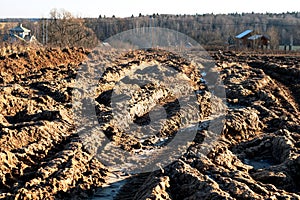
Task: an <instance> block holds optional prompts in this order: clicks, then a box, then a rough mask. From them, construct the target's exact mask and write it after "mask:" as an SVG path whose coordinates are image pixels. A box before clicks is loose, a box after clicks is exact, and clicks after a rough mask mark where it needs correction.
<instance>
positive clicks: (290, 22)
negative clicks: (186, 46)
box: [2, 9, 300, 49]
mask: <svg viewBox="0 0 300 200" xmlns="http://www.w3.org/2000/svg"><path fill="white" fill-rule="evenodd" d="M19 22H20V21H19ZM21 22H22V23H23V25H24V27H27V28H29V29H31V31H32V33H33V34H34V35H35V36H36V38H37V40H38V41H39V42H41V43H42V44H44V45H49V46H60V47H65V46H83V47H88V48H92V47H94V46H95V44H97V41H98V40H100V41H104V40H105V39H107V38H109V37H111V36H113V35H115V34H117V33H120V32H123V31H126V30H129V29H134V28H142V27H151V26H156V27H162V28H168V29H172V30H175V31H179V32H181V33H184V34H186V35H188V36H190V37H191V38H193V39H194V40H196V41H197V42H199V43H200V44H201V45H204V46H210V45H211V46H226V45H228V40H229V38H232V37H234V36H236V35H237V34H239V33H241V32H243V31H244V30H247V29H251V30H254V31H255V32H256V33H259V34H265V35H268V36H269V37H270V38H271V41H270V47H271V48H272V49H278V47H279V45H300V13H299V12H292V13H289V12H287V13H280V14H274V13H241V14H239V13H232V14H216V15H215V14H201V15H199V14H196V15H166V14H161V15H159V14H153V15H146V16H144V15H142V14H140V15H139V16H136V17H135V16H133V15H132V16H131V17H127V18H117V17H115V16H113V17H105V16H103V17H102V16H101V15H99V17H98V18H80V17H74V16H73V15H72V14H71V13H70V12H68V11H65V10H57V9H53V10H52V11H51V12H50V17H49V18H42V19H35V20H28V19H27V20H26V19H22V21H21ZM7 28H8V27H7ZM7 30H8V29H7ZM7 30H5V28H4V29H3V30H2V33H3V32H5V31H7Z"/></svg>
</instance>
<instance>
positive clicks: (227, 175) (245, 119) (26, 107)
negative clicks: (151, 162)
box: [0, 48, 300, 200]
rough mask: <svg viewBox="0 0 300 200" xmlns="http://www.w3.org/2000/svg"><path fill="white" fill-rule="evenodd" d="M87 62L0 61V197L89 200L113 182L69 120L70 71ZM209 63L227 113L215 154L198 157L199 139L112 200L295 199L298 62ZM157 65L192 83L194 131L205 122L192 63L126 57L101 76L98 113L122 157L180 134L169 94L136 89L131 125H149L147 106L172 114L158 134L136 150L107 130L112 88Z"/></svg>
mask: <svg viewBox="0 0 300 200" xmlns="http://www.w3.org/2000/svg"><path fill="white" fill-rule="evenodd" d="M88 53H89V52H87V51H86V50H84V49H80V48H79V49H78V48H72V49H62V50H59V49H46V50H39V51H31V52H26V53H21V54H12V55H9V56H6V57H1V58H0V59H1V60H0V75H1V76H0V81H1V82H0V84H1V85H0V86H1V88H0V91H1V92H0V98H1V101H0V119H1V120H0V197H1V198H5V199H14V198H16V199H26V198H27V199H47V198H49V199H55V198H57V199H67V198H69V199H72V198H77V199H79V198H82V199H86V198H87V197H88V196H89V195H92V194H93V193H94V192H96V193H97V191H96V189H97V188H101V186H102V185H103V184H105V183H106V182H109V177H110V172H109V170H110V169H107V168H106V167H105V166H103V165H102V164H101V163H100V161H99V160H97V159H96V158H95V157H93V156H92V155H91V154H90V153H89V152H88V151H87V150H86V149H85V147H84V146H83V145H82V143H81V141H80V137H79V136H78V135H77V134H76V130H74V122H73V118H72V101H71V99H72V97H71V95H72V89H73V83H74V81H75V80H74V79H75V77H76V70H77V69H78V67H79V65H80V64H81V63H82V62H83V61H84V60H86V59H87V54H88ZM213 58H214V59H215V60H216V66H217V70H218V72H219V73H220V78H221V80H222V81H223V83H224V85H225V88H226V103H227V106H228V114H227V115H226V121H225V125H224V127H223V132H222V134H221V137H220V138H219V140H218V141H217V143H216V144H215V146H214V147H213V149H212V150H211V151H210V153H209V154H208V155H207V156H202V155H201V152H200V149H201V144H202V141H203V138H204V137H209V133H208V130H207V129H205V128H204V129H201V130H199V131H198V132H197V135H196V137H195V139H194V141H193V143H192V144H191V145H190V147H189V148H188V150H187V151H186V153H185V154H184V155H183V156H182V157H181V158H180V159H178V160H177V161H175V162H173V163H171V164H170V165H168V166H166V167H164V168H163V169H162V170H158V171H155V172H152V173H144V174H139V175H136V176H133V177H131V178H129V179H128V181H127V182H126V184H125V185H124V186H123V188H121V190H120V191H119V192H118V194H117V195H116V199H147V198H148V199H178V200H179V199H300V183H299V180H300V156H299V155H300V154H299V148H300V142H299V139H300V134H299V133H300V126H299V121H300V120H299V101H298V96H297V95H299V74H300V73H299V70H300V66H299V64H298V62H299V61H300V56H294V57H279V56H269V55H265V56H257V55H255V56H254V55H252V56H251V55H246V54H245V55H244V54H243V55H237V54H235V53H233V52H221V53H217V54H214V55H213ZM153 60H155V61H156V62H158V63H162V64H166V65H168V66H172V67H173V68H174V69H176V70H177V71H178V72H180V73H183V74H185V75H186V77H188V79H189V80H190V82H191V85H192V86H193V87H194V89H195V91H198V92H197V100H198V103H199V107H200V110H201V113H200V118H199V121H200V122H201V120H202V119H204V118H205V117H207V116H208V115H209V114H210V113H211V109H212V104H211V102H210V101H209V97H210V93H211V92H210V91H209V90H208V88H207V87H206V86H205V84H204V83H205V82H204V81H203V79H202V78H204V79H205V77H202V76H201V74H200V73H196V72H195V66H194V65H193V64H191V63H189V62H187V61H185V60H184V59H181V58H180V57H178V56H176V55H174V54H171V53H167V52H164V51H134V52H129V53H127V54H124V55H123V56H121V57H120V59H119V61H116V62H114V64H113V66H112V67H111V68H109V69H110V70H109V71H107V76H106V79H107V80H108V79H112V80H110V81H107V80H106V81H105V79H102V82H101V83H100V85H101V86H102V87H100V90H99V91H98V92H99V93H98V94H97V95H98V97H97V98H96V102H97V106H96V112H97V115H98V120H99V122H100V124H101V123H102V124H103V127H105V128H106V129H105V133H106V135H107V137H108V138H110V140H111V141H113V142H114V143H115V144H116V145H119V146H120V147H121V148H123V149H125V150H128V151H132V150H139V149H148V150H149V149H152V148H155V147H156V143H157V141H159V140H160V138H164V137H166V136H168V137H169V138H172V136H173V135H174V134H176V130H177V129H178V127H177V126H178V121H179V116H178V115H177V110H176V109H175V110H174V109H173V108H174V104H176V102H175V101H174V99H173V97H172V95H170V94H169V93H168V91H165V90H164V89H163V88H159V87H158V86H156V85H151V84H148V85H145V86H144V87H142V88H140V90H139V92H141V93H143V94H144V95H143V94H139V92H137V96H136V97H133V100H132V105H131V108H132V113H134V114H135V115H134V116H133V117H134V120H135V121H136V123H139V124H143V123H147V120H149V116H147V113H148V112H149V110H151V108H152V107H151V104H152V103H153V99H154V100H155V99H156V97H157V96H159V95H162V96H163V98H158V100H157V103H158V104H161V105H162V106H164V108H165V109H166V110H167V111H168V114H169V115H168V122H167V123H166V124H165V125H164V128H163V129H162V131H161V132H159V133H158V134H157V135H155V137H151V138H147V139H146V140H144V141H142V142H141V141H140V140H139V138H137V137H135V136H132V135H130V134H128V133H124V132H121V131H120V130H118V127H114V126H113V124H111V123H109V120H110V119H111V112H110V110H111V108H110V107H109V103H110V102H109V101H110V99H109V92H110V90H111V89H112V88H111V87H112V84H114V82H117V81H119V79H120V77H121V76H124V75H125V74H126V73H127V72H128V71H129V70H130V69H131V68H134V67H135V66H139V64H140V62H141V61H143V62H152V61H153ZM199 91H201V92H199ZM139 96H141V98H139ZM168 97H169V98H168ZM172 103H173V104H172ZM175 108H178V107H176V106H175ZM136 115H137V116H138V117H137V116H136Z"/></svg>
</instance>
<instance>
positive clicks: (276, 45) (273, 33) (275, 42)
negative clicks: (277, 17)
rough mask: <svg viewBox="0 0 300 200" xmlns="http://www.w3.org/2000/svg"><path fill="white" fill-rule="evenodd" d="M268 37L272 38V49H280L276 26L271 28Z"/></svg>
mask: <svg viewBox="0 0 300 200" xmlns="http://www.w3.org/2000/svg"><path fill="white" fill-rule="evenodd" d="M268 35H269V36H270V47H271V49H278V48H279V34H278V31H277V30H276V28H275V27H274V26H272V27H271V28H269V30H268Z"/></svg>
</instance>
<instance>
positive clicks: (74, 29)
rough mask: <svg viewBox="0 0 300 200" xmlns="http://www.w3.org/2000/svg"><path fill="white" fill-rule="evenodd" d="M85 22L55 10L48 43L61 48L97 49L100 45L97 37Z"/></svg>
mask: <svg viewBox="0 0 300 200" xmlns="http://www.w3.org/2000/svg"><path fill="white" fill-rule="evenodd" d="M84 22H85V21H84V19H82V18H75V17H73V16H72V14H71V13H70V12H68V11H65V10H60V11H58V10H57V9H53V10H52V11H51V12H50V20H49V25H48V28H47V29H48V30H47V33H48V43H49V44H51V45H54V46H59V47H65V46H69V47H73V46H83V47H88V48H92V47H95V46H96V45H97V44H98V40H97V37H96V35H95V33H94V32H93V31H92V30H91V29H90V28H88V27H86V26H85V24H84Z"/></svg>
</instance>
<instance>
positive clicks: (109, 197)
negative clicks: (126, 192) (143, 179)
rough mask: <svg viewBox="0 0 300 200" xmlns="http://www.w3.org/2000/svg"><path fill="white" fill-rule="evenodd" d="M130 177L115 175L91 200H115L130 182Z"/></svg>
mask: <svg viewBox="0 0 300 200" xmlns="http://www.w3.org/2000/svg"><path fill="white" fill-rule="evenodd" d="M129 177H130V176H129V175H128V176H125V175H121V174H119V175H114V174H112V176H111V177H110V178H109V180H108V183H107V184H106V185H104V186H102V187H101V188H98V189H97V191H96V192H95V194H94V195H93V197H92V198H91V200H113V199H114V198H115V197H116V196H117V195H118V193H119V191H120V190H121V188H122V187H123V186H124V185H125V184H126V183H127V182H128V178H129Z"/></svg>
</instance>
